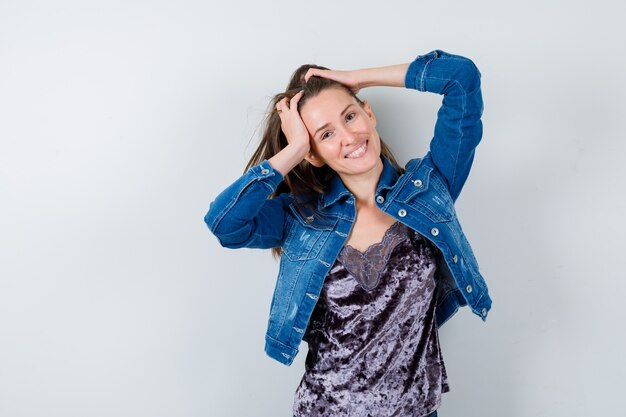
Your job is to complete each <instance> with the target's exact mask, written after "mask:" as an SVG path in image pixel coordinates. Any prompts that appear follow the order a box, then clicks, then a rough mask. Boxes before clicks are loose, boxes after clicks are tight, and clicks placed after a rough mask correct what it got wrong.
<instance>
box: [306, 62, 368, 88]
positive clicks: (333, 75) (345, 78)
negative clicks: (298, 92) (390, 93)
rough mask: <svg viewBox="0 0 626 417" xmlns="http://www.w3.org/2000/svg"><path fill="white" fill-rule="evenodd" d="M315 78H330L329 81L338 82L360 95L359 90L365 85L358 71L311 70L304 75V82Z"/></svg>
mask: <svg viewBox="0 0 626 417" xmlns="http://www.w3.org/2000/svg"><path fill="white" fill-rule="evenodd" d="M313 76H316V77H322V78H328V79H329V80H333V81H337V82H339V83H341V84H343V85H345V86H346V87H348V88H349V89H350V90H352V92H353V93H354V94H356V93H358V92H359V90H360V89H361V88H363V87H364V85H362V83H361V82H360V81H359V77H358V72H357V71H336V70H323V69H319V68H310V69H309V70H308V71H307V72H306V74H305V75H304V80H305V81H309V78H311V77H313Z"/></svg>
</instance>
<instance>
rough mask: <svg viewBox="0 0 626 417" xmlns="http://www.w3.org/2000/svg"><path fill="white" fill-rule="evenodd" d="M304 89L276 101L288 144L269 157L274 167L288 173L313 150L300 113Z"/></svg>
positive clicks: (281, 125)
mask: <svg viewBox="0 0 626 417" xmlns="http://www.w3.org/2000/svg"><path fill="white" fill-rule="evenodd" d="M302 94H304V91H300V92H299V93H297V94H296V95H295V96H293V98H292V99H291V100H288V99H287V97H285V98H283V99H282V100H280V101H279V102H278V103H276V111H277V112H278V115H279V116H280V128H281V130H282V131H283V133H284V134H285V137H286V138H287V142H288V144H287V146H286V147H284V148H283V149H282V150H281V151H280V152H278V153H277V154H276V155H274V156H273V157H271V158H270V159H269V163H270V165H271V166H272V167H274V168H275V169H277V170H278V171H280V173H281V174H283V176H285V175H287V173H288V172H289V171H291V170H292V169H293V168H294V167H295V166H296V165H298V164H299V163H300V162H302V161H303V160H304V158H305V157H306V155H307V154H308V153H309V151H310V150H311V142H310V137H309V131H308V130H307V128H306V126H305V124H304V122H303V121H302V117H300V113H298V102H299V101H300V98H301V97H302Z"/></svg>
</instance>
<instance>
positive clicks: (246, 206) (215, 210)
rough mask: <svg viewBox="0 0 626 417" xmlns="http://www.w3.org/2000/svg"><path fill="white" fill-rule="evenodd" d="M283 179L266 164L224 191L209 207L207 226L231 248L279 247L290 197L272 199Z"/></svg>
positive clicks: (256, 166) (255, 167) (240, 178)
mask: <svg viewBox="0 0 626 417" xmlns="http://www.w3.org/2000/svg"><path fill="white" fill-rule="evenodd" d="M283 178H284V177H283V175H282V174H281V173H280V172H279V171H278V170H276V169H274V168H273V167H272V165H270V163H269V161H267V160H264V161H262V162H261V163H260V164H258V165H255V166H253V167H251V168H250V169H249V170H248V171H247V172H246V173H245V174H243V175H242V176H241V177H239V178H238V179H237V180H236V181H235V182H234V183H232V184H231V185H230V186H228V187H227V188H226V189H225V190H224V191H222V192H221V193H220V194H219V195H218V196H217V197H216V198H215V200H213V201H212V202H211V203H210V204H209V211H208V212H207V214H206V215H205V216H204V222H205V223H206V225H207V226H208V228H209V229H210V230H211V232H213V234H214V235H215V236H216V237H217V239H218V240H219V242H220V244H221V245H222V246H224V247H227V248H242V247H247V248H261V249H269V248H275V247H279V246H281V244H282V239H283V227H284V217H285V205H286V201H287V198H288V196H287V195H286V194H280V195H279V196H277V197H276V198H268V196H269V195H271V194H272V193H273V192H274V191H275V190H276V188H277V187H278V185H279V184H280V183H281V182H282V181H283Z"/></svg>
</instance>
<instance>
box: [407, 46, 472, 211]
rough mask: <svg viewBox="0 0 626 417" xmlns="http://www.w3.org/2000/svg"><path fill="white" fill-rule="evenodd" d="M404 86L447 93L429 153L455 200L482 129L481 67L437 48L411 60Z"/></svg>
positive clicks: (438, 114)
mask: <svg viewBox="0 0 626 417" xmlns="http://www.w3.org/2000/svg"><path fill="white" fill-rule="evenodd" d="M405 86H406V88H411V89H415V90H418V91H427V92H431V93H436V94H443V96H444V97H443V101H442V104H441V107H440V108H439V111H438V113H437V123H436V125H435V134H434V137H433V138H432V140H431V142H430V152H429V154H430V157H431V158H432V160H433V163H434V165H435V166H436V168H437V169H438V170H439V172H440V173H441V174H442V175H443V177H444V178H445V180H446V181H447V183H448V189H449V191H450V195H451V196H452V199H453V200H456V199H457V197H458V196H459V194H460V193H461V189H462V188H463V185H464V184H465V181H466V180H467V177H468V175H469V172H470V169H471V167H472V162H473V161H474V150H475V148H476V146H478V144H479V142H480V140H481V138H482V133H483V129H482V122H481V116H482V112H483V100H482V94H481V90H480V71H479V70H478V68H477V67H476V65H474V63H473V62H472V61H471V60H469V59H468V58H465V57H462V56H460V55H453V54H449V53H447V52H444V51H440V50H435V51H432V52H429V53H428V54H426V55H420V56H418V57H417V58H416V59H415V60H414V61H413V62H411V64H410V65H409V67H408V69H407V72H406V78H405Z"/></svg>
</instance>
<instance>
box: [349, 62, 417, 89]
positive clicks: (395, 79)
mask: <svg viewBox="0 0 626 417" xmlns="http://www.w3.org/2000/svg"><path fill="white" fill-rule="evenodd" d="M408 68H409V64H408V63H407V64H397V65H389V66H386V67H377V68H364V69H360V70H357V71H356V74H355V76H356V78H357V79H358V83H359V87H360V88H365V87H404V80H405V77H406V71H407V69H408Z"/></svg>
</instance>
